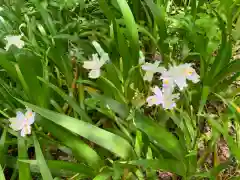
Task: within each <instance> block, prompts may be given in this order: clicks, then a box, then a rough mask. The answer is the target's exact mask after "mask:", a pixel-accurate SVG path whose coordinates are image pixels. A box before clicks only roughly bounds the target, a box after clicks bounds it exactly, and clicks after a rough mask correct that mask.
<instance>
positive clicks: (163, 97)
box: [147, 86, 179, 109]
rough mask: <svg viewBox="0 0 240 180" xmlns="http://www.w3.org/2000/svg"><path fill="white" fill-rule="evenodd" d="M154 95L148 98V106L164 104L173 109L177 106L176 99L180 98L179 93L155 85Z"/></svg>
mask: <svg viewBox="0 0 240 180" xmlns="http://www.w3.org/2000/svg"><path fill="white" fill-rule="evenodd" d="M152 91H153V93H154V95H153V96H149V97H148V98H147V102H148V106H153V105H160V104H161V105H162V107H163V108H164V109H173V108H174V107H176V103H175V101H174V100H175V99H178V98H179V94H172V92H170V91H164V90H163V91H162V90H161V89H159V87H157V86H155V87H154V88H153V89H152Z"/></svg>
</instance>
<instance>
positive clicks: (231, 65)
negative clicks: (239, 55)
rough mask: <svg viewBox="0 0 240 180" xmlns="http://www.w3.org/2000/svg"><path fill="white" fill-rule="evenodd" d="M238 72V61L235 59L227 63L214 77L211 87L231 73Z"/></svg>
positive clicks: (239, 70) (239, 67)
mask: <svg viewBox="0 0 240 180" xmlns="http://www.w3.org/2000/svg"><path fill="white" fill-rule="evenodd" d="M236 72H240V61H239V60H235V61H232V62H231V63H229V64H228V65H227V66H226V67H225V68H223V69H222V70H221V71H220V72H219V73H218V74H217V75H216V76H215V78H214V81H213V83H212V84H211V85H212V86H213V87H214V86H216V85H218V83H219V82H220V81H222V80H224V79H225V78H226V77H227V76H229V75H232V74H233V73H236Z"/></svg>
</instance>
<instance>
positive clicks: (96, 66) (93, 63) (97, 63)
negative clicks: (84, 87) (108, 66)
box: [83, 41, 110, 79]
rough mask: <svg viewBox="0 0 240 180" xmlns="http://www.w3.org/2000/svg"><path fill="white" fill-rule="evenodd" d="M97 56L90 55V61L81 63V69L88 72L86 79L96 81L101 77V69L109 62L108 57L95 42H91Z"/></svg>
mask: <svg viewBox="0 0 240 180" xmlns="http://www.w3.org/2000/svg"><path fill="white" fill-rule="evenodd" d="M92 44H93V46H94V47H95V49H96V51H97V53H98V54H92V58H91V60H90V61H84V62H83V68H85V69H88V70H90V72H89V74H88V77H89V78H92V79H96V78H98V77H99V76H100V75H101V67H102V66H103V65H104V64H105V63H106V62H107V61H109V60H110V59H109V56H108V54H107V53H106V52H104V50H103V49H102V48H101V46H100V44H98V43H97V42H96V41H93V42H92ZM99 57H100V58H99Z"/></svg>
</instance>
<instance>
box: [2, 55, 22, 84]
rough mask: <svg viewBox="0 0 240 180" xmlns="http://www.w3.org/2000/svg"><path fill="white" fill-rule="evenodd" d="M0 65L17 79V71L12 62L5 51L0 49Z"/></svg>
mask: <svg viewBox="0 0 240 180" xmlns="http://www.w3.org/2000/svg"><path fill="white" fill-rule="evenodd" d="M0 59H1V61H0V66H2V68H3V69H5V70H6V71H7V73H8V74H9V76H10V77H11V78H13V79H14V80H17V79H18V78H17V72H16V70H15V67H14V63H13V62H11V61H10V59H9V57H8V54H7V53H6V52H3V51H0Z"/></svg>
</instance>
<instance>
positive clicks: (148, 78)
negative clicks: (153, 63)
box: [143, 71, 153, 82]
mask: <svg viewBox="0 0 240 180" xmlns="http://www.w3.org/2000/svg"><path fill="white" fill-rule="evenodd" d="M152 78H153V73H152V72H151V71H147V72H146V73H145V75H144V77H143V80H144V81H149V82H151V81H152Z"/></svg>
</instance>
